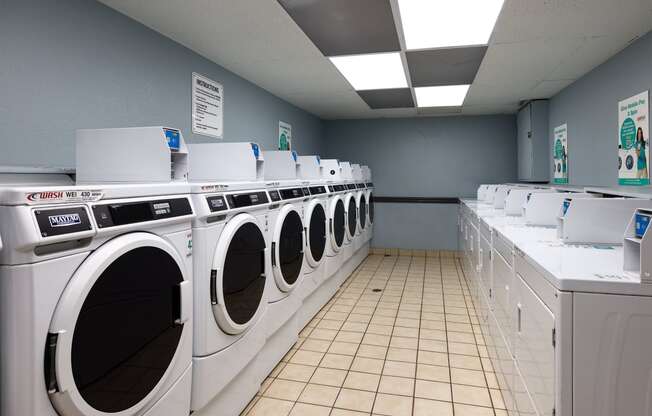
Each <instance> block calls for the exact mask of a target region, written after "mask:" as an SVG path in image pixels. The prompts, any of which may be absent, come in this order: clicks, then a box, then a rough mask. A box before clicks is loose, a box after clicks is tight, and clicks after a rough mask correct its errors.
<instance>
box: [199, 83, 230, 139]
mask: <svg viewBox="0 0 652 416" xmlns="http://www.w3.org/2000/svg"><path fill="white" fill-rule="evenodd" d="M192 132H193V133H195V134H203V135H204V136H211V137H215V138H218V139H221V138H223V137H224V87H223V86H222V84H220V83H219V82H215V81H213V80H211V79H209V78H206V77H205V76H203V75H199V74H197V73H195V72H193V74H192Z"/></svg>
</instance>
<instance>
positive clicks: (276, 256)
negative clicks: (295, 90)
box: [256, 151, 309, 376]
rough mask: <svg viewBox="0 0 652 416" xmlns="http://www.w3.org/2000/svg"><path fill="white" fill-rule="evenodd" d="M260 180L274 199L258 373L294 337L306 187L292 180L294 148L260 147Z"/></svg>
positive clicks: (279, 356) (270, 364)
mask: <svg viewBox="0 0 652 416" xmlns="http://www.w3.org/2000/svg"><path fill="white" fill-rule="evenodd" d="M263 154H264V157H265V185H266V187H267V190H268V192H269V195H270V198H271V201H272V203H273V205H272V207H273V210H272V211H271V213H272V214H271V215H272V216H271V217H270V222H269V225H270V259H269V269H270V270H271V271H270V277H273V282H274V283H275V284H273V285H270V292H269V296H268V302H269V303H268V310H267V313H266V314H265V328H266V331H267V340H266V341H265V347H264V348H263V351H261V353H260V354H259V355H258V357H257V359H256V361H257V367H258V371H259V372H260V374H263V375H265V376H267V375H268V374H269V373H270V372H271V371H272V369H273V368H274V367H275V366H276V364H278V362H279V361H280V360H281V359H282V358H283V356H284V355H285V354H286V353H287V352H288V351H289V350H290V349H291V348H292V346H293V345H294V344H295V343H296V342H297V341H298V339H299V327H298V323H297V311H298V310H299V309H300V308H301V303H302V300H303V299H302V293H301V292H300V290H299V288H300V287H301V285H302V284H303V283H302V282H303V269H304V257H305V256H304V253H305V228H304V221H303V212H304V202H305V201H307V199H308V197H309V190H308V188H307V187H304V186H302V183H301V181H299V180H298V179H297V169H298V168H297V160H298V157H297V155H296V153H294V152H290V151H265V152H263Z"/></svg>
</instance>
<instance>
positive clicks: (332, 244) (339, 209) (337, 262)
mask: <svg viewBox="0 0 652 416" xmlns="http://www.w3.org/2000/svg"><path fill="white" fill-rule="evenodd" d="M321 165H322V177H323V178H324V180H325V181H326V188H327V189H328V202H327V204H328V205H327V208H326V214H327V220H328V233H327V235H328V238H327V243H326V270H325V281H328V280H329V279H333V278H335V277H336V276H338V273H339V271H340V269H341V267H342V263H343V259H344V253H343V246H344V240H345V239H346V206H345V205H344V197H345V195H346V192H347V191H348V189H347V187H346V185H345V184H344V179H343V178H342V168H341V166H340V162H339V161H338V160H337V159H322V160H321ZM334 280H339V279H334Z"/></svg>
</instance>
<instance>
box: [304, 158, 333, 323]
mask: <svg viewBox="0 0 652 416" xmlns="http://www.w3.org/2000/svg"><path fill="white" fill-rule="evenodd" d="M298 162H299V179H301V180H304V181H308V189H309V190H310V199H309V201H308V202H307V204H306V205H305V207H304V224H305V227H306V251H305V260H306V262H305V267H304V276H303V281H302V282H301V286H300V287H299V291H300V292H301V295H302V298H303V304H302V307H301V309H300V310H299V313H298V315H297V322H298V327H299V328H303V327H304V326H305V325H306V324H307V323H308V322H309V321H310V320H311V319H312V318H313V317H314V316H315V314H316V313H317V312H318V311H319V309H321V307H322V306H323V305H324V304H325V303H326V302H327V301H328V299H329V298H330V296H328V298H326V299H324V298H323V296H321V293H322V292H319V293H320V294H319V295H315V296H313V294H314V293H315V291H317V290H318V289H319V288H320V287H321V286H322V285H323V283H324V282H325V280H326V251H327V247H326V246H327V244H328V233H327V231H328V221H327V215H328V211H327V210H328V202H329V194H328V189H327V184H326V181H325V180H324V179H322V174H323V173H322V172H323V168H322V165H321V159H320V158H319V156H314V155H313V156H299V158H298ZM331 296H332V294H331Z"/></svg>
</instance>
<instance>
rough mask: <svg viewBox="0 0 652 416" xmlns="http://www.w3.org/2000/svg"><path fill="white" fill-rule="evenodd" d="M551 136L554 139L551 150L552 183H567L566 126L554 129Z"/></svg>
mask: <svg viewBox="0 0 652 416" xmlns="http://www.w3.org/2000/svg"><path fill="white" fill-rule="evenodd" d="M553 135H554V137H555V140H554V144H553V148H552V159H553V162H554V169H555V175H554V183H561V184H563V183H568V125H567V124H562V125H561V126H557V127H555V130H554V132H553Z"/></svg>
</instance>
